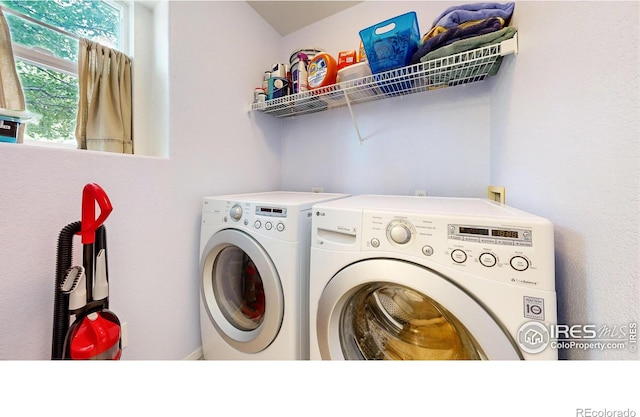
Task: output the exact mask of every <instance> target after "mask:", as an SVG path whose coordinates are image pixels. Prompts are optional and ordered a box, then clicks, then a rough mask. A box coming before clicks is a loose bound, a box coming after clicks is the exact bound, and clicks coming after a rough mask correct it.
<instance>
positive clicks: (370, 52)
mask: <svg viewBox="0 0 640 417" xmlns="http://www.w3.org/2000/svg"><path fill="white" fill-rule="evenodd" d="M360 39H361V40H362V43H363V45H364V50H365V52H366V55H367V59H368V60H369V66H370V67H371V72H372V73H373V74H377V73H380V72H384V71H389V70H392V69H396V68H400V67H404V66H407V65H409V64H410V63H411V56H412V55H413V54H414V52H415V51H416V50H417V49H418V44H419V42H420V29H419V28H418V18H417V16H416V12H408V13H405V14H402V15H400V16H396V17H393V18H391V19H387V20H385V21H384V22H380V23H377V24H375V25H373V26H370V27H368V28H366V29H362V30H361V31H360Z"/></svg>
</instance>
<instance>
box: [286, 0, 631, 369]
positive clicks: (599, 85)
mask: <svg viewBox="0 0 640 417" xmlns="http://www.w3.org/2000/svg"><path fill="white" fill-rule="evenodd" d="M452 4H461V3H460V2H456V3H441V2H365V3H364V4H361V5H358V6H355V7H353V8H350V9H348V10H347V11H345V12H343V13H341V14H339V15H336V16H332V17H329V18H327V19H325V20H323V21H321V22H319V23H317V24H315V25H312V26H309V27H307V28H305V29H303V30H300V31H299V32H297V33H293V34H291V35H288V36H286V37H284V38H283V40H282V42H281V44H282V48H281V50H280V59H281V60H286V59H288V57H289V55H290V53H291V52H292V51H293V50H295V49H297V48H300V47H304V46H314V47H320V48H324V49H326V50H327V51H328V52H329V53H331V54H334V56H335V55H337V53H338V52H339V51H341V50H347V49H355V48H356V47H357V44H358V39H359V38H358V30H359V29H362V28H365V27H367V26H369V25H371V24H375V23H377V22H379V21H382V20H384V19H386V18H389V17H392V16H395V15H398V14H400V13H404V12H407V11H411V10H415V11H416V12H417V14H418V19H419V25H420V29H421V32H422V33H424V32H425V31H427V30H428V29H429V28H430V25H431V22H432V21H433V19H435V17H436V16H437V15H438V14H439V13H440V12H442V11H443V10H445V8H446V7H448V6H449V5H452ZM638 7H639V5H638V3H637V2H518V3H517V4H516V8H515V13H514V17H513V25H514V26H517V27H518V30H519V44H520V53H519V54H518V55H516V56H508V57H506V58H505V59H504V62H503V66H502V68H501V70H500V72H499V73H498V75H497V76H496V77H495V78H493V79H490V80H487V81H484V82H483V83H479V84H478V85H473V86H462V87H455V88H450V89H444V90H438V91H434V92H429V93H425V94H419V95H414V96H410V97H405V98H397V99H390V100H386V101H384V102H375V103H368V104H366V105H358V106H355V107H354V112H355V113H356V116H357V122H358V123H359V126H360V129H361V131H362V132H363V135H364V136H366V137H367V139H366V140H365V143H364V144H363V145H358V141H357V138H356V134H355V131H354V129H353V126H352V123H351V119H350V117H349V113H348V110H347V109H346V108H344V109H338V110H333V111H329V112H325V113H321V114H315V115H312V116H303V117H297V118H294V119H290V120H289V119H287V120H285V121H284V125H283V126H284V127H283V135H282V137H283V142H282V164H283V165H282V183H283V185H284V188H292V189H301V190H308V189H310V188H311V187H324V188H325V190H328V191H340V192H349V193H393V194H413V192H414V190H415V189H426V190H427V192H428V193H429V195H439V196H472V197H474V196H480V197H483V196H486V186H487V185H489V184H491V185H503V186H506V190H507V191H506V196H507V203H509V204H511V205H513V206H515V207H518V208H520V209H523V210H527V211H530V212H533V213H536V214H539V215H542V216H545V217H548V218H549V219H550V220H551V221H552V222H553V223H554V224H555V235H556V249H557V255H556V269H557V271H556V272H557V274H556V282H557V289H558V309H559V321H560V323H562V324H570V325H573V324H594V325H597V326H598V329H600V328H601V326H604V325H606V326H608V327H610V328H613V327H614V326H617V328H618V331H619V330H620V327H621V326H626V327H627V329H626V331H628V324H629V323H630V322H637V321H638V319H639V317H640V315H639V314H638V313H639V308H638V305H639V302H638V301H639V296H638V293H639V290H638V270H639V267H640V260H639V249H638V248H639V247H640V246H639V241H638V230H639V225H638V218H639V204H638V195H639V191H640V190H639V184H640V182H639V178H640V175H639V172H638V171H639V167H640V155H639V132H640V128H639V123H640V120H639V119H640V118H639V117H638V116H639V115H640V113H639V104H640V88H639V80H638V77H639V72H638V71H639V70H638V69H639V68H640V61H639V52H638V51H639V50H640V48H639V45H638V33H639V32H640V31H639V27H638V26H639V17H640V15H639V9H638ZM603 22H615V24H612V25H607V28H608V29H607V30H606V31H604V32H603V31H602V30H598V29H597V28H599V27H601V25H602V24H603ZM329 28H340V30H339V31H333V30H332V29H329ZM283 62H284V61H283ZM560 355H561V357H563V358H572V359H583V358H591V359H627V358H638V355H637V353H632V352H630V351H629V350H623V351H616V350H605V351H603V352H597V351H593V350H592V351H580V350H577V349H573V350H570V351H562V352H561V354H560Z"/></svg>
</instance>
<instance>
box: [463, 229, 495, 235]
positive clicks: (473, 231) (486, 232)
mask: <svg viewBox="0 0 640 417" xmlns="http://www.w3.org/2000/svg"><path fill="white" fill-rule="evenodd" d="M460 233H464V234H467V235H484V236H489V229H480V228H477V227H460ZM494 236H495V235H494Z"/></svg>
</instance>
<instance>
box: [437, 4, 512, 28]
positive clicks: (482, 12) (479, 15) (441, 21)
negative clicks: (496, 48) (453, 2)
mask: <svg viewBox="0 0 640 417" xmlns="http://www.w3.org/2000/svg"><path fill="white" fill-rule="evenodd" d="M514 8H515V3H513V2H510V3H470V4H463V5H461V6H453V7H449V8H448V9H447V10H445V11H444V12H442V14H441V15H440V16H438V18H437V19H436V20H434V21H433V27H436V26H442V27H445V28H450V27H454V26H458V25H459V24H460V23H464V22H468V21H470V20H482V19H486V18H489V17H501V18H503V19H504V20H505V22H506V24H508V23H509V19H510V18H511V15H512V14H513V9H514Z"/></svg>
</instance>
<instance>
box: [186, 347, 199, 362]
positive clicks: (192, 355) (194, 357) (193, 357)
mask: <svg viewBox="0 0 640 417" xmlns="http://www.w3.org/2000/svg"><path fill="white" fill-rule="evenodd" d="M203 359H204V353H203V352H202V347H199V348H198V349H196V350H194V351H193V352H191V353H190V354H189V355H187V357H186V358H184V359H183V360H185V361H201V360H203Z"/></svg>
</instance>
